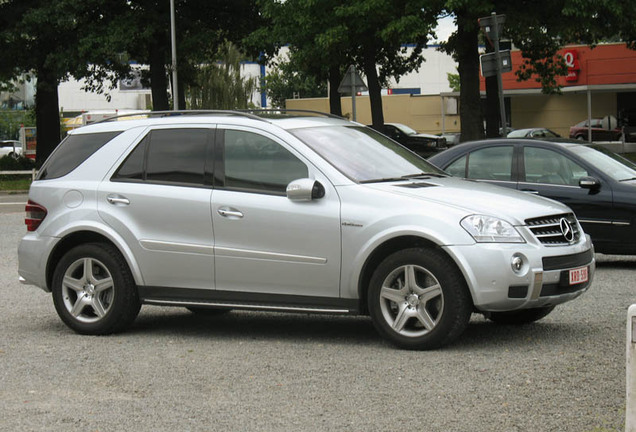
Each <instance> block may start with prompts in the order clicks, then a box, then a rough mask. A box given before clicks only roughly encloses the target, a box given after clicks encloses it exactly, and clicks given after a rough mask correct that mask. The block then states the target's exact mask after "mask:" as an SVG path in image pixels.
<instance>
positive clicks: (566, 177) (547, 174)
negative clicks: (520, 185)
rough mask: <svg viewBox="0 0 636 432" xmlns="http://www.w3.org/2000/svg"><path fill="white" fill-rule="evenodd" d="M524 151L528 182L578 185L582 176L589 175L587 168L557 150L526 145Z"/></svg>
mask: <svg viewBox="0 0 636 432" xmlns="http://www.w3.org/2000/svg"><path fill="white" fill-rule="evenodd" d="M523 152H524V167H525V173H526V179H525V181H526V182H528V183H544V184H555V185H569V186H576V185H578V183H579V179H580V178H581V177H585V176H587V175H588V172H587V170H585V168H583V167H581V166H580V165H579V164H577V163H575V162H573V161H572V160H570V159H568V158H567V157H565V156H564V155H562V154H560V153H557V152H555V151H552V150H548V149H544V148H538V147H526V148H524V151H523Z"/></svg>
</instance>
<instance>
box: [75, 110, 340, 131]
mask: <svg viewBox="0 0 636 432" xmlns="http://www.w3.org/2000/svg"><path fill="white" fill-rule="evenodd" d="M220 120H222V121H223V122H224V123H230V124H246V123H248V124H250V123H251V124H253V125H254V124H258V123H261V122H264V123H269V124H275V125H277V126H279V127H281V128H283V129H297V128H303V127H312V126H336V125H351V124H352V122H350V121H348V120H347V119H344V118H341V117H337V116H333V115H331V114H326V113H320V112H316V111H303V110H283V111H279V110H255V111H163V112H158V111H155V112H151V113H148V114H144V115H139V114H135V115H123V116H116V117H111V118H109V119H106V120H102V121H100V122H95V123H91V124H89V125H86V126H83V127H81V128H78V129H75V130H73V131H71V132H70V133H71V134H75V133H78V134H81V133H97V132H111V131H124V130H128V129H132V128H134V127H139V126H154V125H165V124H175V125H178V124H193V123H202V124H205V123H218V122H219V121H220Z"/></svg>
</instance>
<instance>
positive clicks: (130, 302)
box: [51, 243, 141, 335]
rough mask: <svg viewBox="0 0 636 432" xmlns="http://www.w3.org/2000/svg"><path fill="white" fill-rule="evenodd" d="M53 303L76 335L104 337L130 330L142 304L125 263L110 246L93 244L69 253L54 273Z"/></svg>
mask: <svg viewBox="0 0 636 432" xmlns="http://www.w3.org/2000/svg"><path fill="white" fill-rule="evenodd" d="M51 290H52V292H53V303H54V305H55V309H56V310H57V313H58V315H59V316H60V318H61V319H62V321H64V323H65V324H66V325H67V326H69V327H70V328H71V329H73V330H75V331H76V332H77V333H81V334H90V335H104V334H110V333H115V332H118V331H121V330H123V329H124V328H126V327H128V326H129V325H130V324H132V322H133V321H134V320H135V318H136V317H137V314H138V313H139V309H140V307H141V303H140V302H139V295H138V293H137V286H136V285H135V281H134V279H133V277H132V274H131V273H130V270H129V268H128V265H127V263H126V260H124V257H123V256H122V255H121V254H120V253H119V251H118V250H117V249H116V248H115V247H113V246H111V245H108V244H103V243H90V244H84V245H80V246H77V247H75V248H73V249H71V250H70V251H68V252H67V253H66V254H65V255H64V256H63V257H62V259H61V260H60V262H59V263H58V264H57V267H56V268H55V272H54V274H53V284H52V287H51Z"/></svg>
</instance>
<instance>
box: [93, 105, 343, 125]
mask: <svg viewBox="0 0 636 432" xmlns="http://www.w3.org/2000/svg"><path fill="white" fill-rule="evenodd" d="M210 114H213V115H227V116H243V117H247V118H250V119H253V120H260V121H267V120H266V119H267V118H284V117H288V116H293V115H294V114H297V115H315V116H321V117H328V118H337V119H343V117H340V116H337V115H334V114H329V113H324V112H321V111H311V110H300V109H241V110H178V111H148V112H144V113H139V112H138V113H129V114H121V115H116V116H112V117H108V118H106V119H104V120H100V121H97V122H95V123H93V124H96V123H107V122H110V121H113V120H119V119H122V118H129V117H145V118H162V117H172V116H188V115H191V116H196V115H210Z"/></svg>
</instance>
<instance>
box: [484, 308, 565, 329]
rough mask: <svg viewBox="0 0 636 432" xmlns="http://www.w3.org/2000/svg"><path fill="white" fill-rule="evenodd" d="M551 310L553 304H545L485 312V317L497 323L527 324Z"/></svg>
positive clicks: (537, 319) (544, 315)
mask: <svg viewBox="0 0 636 432" xmlns="http://www.w3.org/2000/svg"><path fill="white" fill-rule="evenodd" d="M553 310H554V306H547V307H540V308H534V309H522V310H518V311H510V312H489V313H488V314H486V318H488V319H489V320H491V321H494V322H496V323H498V324H515V325H520V324H529V323H532V322H535V321H539V320H540V319H541V318H545V317H546V316H548V314H549V313H550V312H552V311H553Z"/></svg>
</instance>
